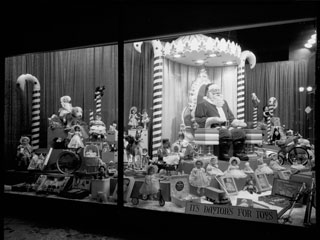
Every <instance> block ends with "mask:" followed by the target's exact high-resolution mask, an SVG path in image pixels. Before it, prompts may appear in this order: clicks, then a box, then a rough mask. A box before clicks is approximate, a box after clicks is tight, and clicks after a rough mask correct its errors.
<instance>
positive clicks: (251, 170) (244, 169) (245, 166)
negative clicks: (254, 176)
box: [242, 162, 254, 174]
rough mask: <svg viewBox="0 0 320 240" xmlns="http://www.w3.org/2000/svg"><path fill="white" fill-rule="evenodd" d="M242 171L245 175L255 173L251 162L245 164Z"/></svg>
mask: <svg viewBox="0 0 320 240" xmlns="http://www.w3.org/2000/svg"><path fill="white" fill-rule="evenodd" d="M242 171H243V172H244V173H247V174H250V173H254V171H253V169H252V168H251V167H250V163H249V162H246V163H245V164H244V168H243V169H242Z"/></svg>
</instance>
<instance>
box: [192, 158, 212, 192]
mask: <svg viewBox="0 0 320 240" xmlns="http://www.w3.org/2000/svg"><path fill="white" fill-rule="evenodd" d="M189 182H190V185H191V186H194V187H196V188H197V193H198V194H200V193H201V189H202V188H204V187H207V186H209V185H210V179H209V177H208V176H207V174H206V172H205V170H204V168H203V162H202V161H201V160H196V162H195V167H194V168H193V169H192V170H191V173H190V175H189Z"/></svg>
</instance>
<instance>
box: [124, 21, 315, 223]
mask: <svg viewBox="0 0 320 240" xmlns="http://www.w3.org/2000/svg"><path fill="white" fill-rule="evenodd" d="M271 33H277V34H279V36H278V37H277V39H281V40H280V41H279V43H277V44H274V43H273V41H274V40H273V39H272V38H271V37H270V36H274V35H275V34H271ZM280 34H281V35H280ZM314 34H315V23H314V22H301V23H295V24H286V25H278V26H269V27H260V28H249V29H243V30H237V31H229V32H222V33H209V32H208V33H207V34H194V35H186V36H180V37H176V38H172V39H160V40H159V39H154V40H152V41H144V42H134V43H127V44H125V45H124V76H125V77H124V86H125V87H124V93H125V96H126V98H125V99H124V115H125V118H124V126H125V132H124V141H125V151H124V176H125V177H130V178H133V179H134V181H135V183H134V186H133V189H132V193H131V196H130V199H128V201H126V203H125V205H126V206H128V207H137V208H144V209H152V210H159V211H172V212H180V213H188V214H197V215H206V216H218V217H224V218H236V219H243V220H249V221H261V222H270V223H286V224H292V225H297V226H304V225H310V224H312V223H315V204H314V202H315V201H314V199H315V198H314V197H313V193H314V190H315V185H314V174H315V170H314V141H315V136H314V128H313V126H314V118H315V116H314V113H313V110H314V107H315V106H314V95H315V92H314V89H315V88H316V84H315V50H316V46H315V45H313V46H312V47H311V48H309V49H306V48H305V46H304V43H303V41H302V40H301V35H304V36H305V39H306V41H307V40H308V38H310V37H311V38H312V36H313V35H314ZM298 35H299V36H300V37H298ZM284 36H285V37H284ZM282 37H283V39H282ZM306 50H307V51H306ZM307 89H309V91H308V90H307ZM283 186H286V187H285V189H286V192H285V193H284V188H283ZM281 189H282V190H281ZM287 191H290V193H288V192H287ZM288 196H290V197H288ZM306 196H308V197H307V199H308V200H307V201H306V200H305V199H306V198H305V197H306ZM301 206H302V207H301ZM244 207H246V208H244ZM267 216H269V217H267Z"/></svg>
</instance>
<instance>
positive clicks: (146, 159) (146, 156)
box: [142, 148, 150, 168]
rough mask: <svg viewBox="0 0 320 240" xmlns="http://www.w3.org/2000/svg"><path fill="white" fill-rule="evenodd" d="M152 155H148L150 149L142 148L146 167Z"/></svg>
mask: <svg viewBox="0 0 320 240" xmlns="http://www.w3.org/2000/svg"><path fill="white" fill-rule="evenodd" d="M149 161H150V157H149V155H148V149H146V148H143V149H142V167H143V168H146V167H147V166H148V165H149V163H150V162H149Z"/></svg>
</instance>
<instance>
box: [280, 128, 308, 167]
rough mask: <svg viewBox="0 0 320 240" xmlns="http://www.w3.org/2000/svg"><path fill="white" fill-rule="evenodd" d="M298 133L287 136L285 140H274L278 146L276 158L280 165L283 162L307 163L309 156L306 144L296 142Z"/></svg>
mask: <svg viewBox="0 0 320 240" xmlns="http://www.w3.org/2000/svg"><path fill="white" fill-rule="evenodd" d="M299 138H300V136H299V135H297V134H296V135H295V136H292V137H288V138H287V139H286V140H279V141H276V144H277V145H278V146H279V147H280V150H279V152H278V160H279V162H280V164H281V165H283V164H284V163H285V162H288V163H289V164H291V165H292V164H293V163H294V162H297V163H301V164H303V165H307V163H308V162H309V159H310V156H309V153H308V151H307V147H306V146H302V145H299V144H298V139H299Z"/></svg>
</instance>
